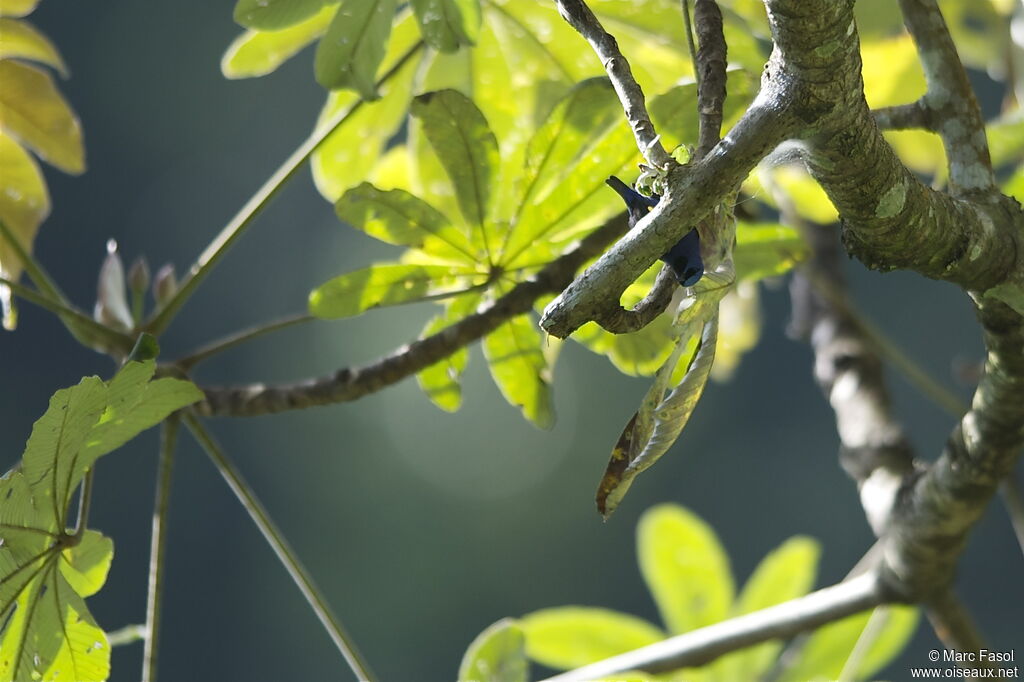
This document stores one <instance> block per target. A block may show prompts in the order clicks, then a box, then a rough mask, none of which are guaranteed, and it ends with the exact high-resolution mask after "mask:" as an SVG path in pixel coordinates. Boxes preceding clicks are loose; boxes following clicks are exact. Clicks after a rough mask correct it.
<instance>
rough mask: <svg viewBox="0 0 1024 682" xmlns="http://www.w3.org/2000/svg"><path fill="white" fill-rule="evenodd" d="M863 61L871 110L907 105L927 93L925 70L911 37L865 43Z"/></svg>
mask: <svg viewBox="0 0 1024 682" xmlns="http://www.w3.org/2000/svg"><path fill="white" fill-rule="evenodd" d="M861 59H862V62H863V67H862V74H863V77H864V96H865V97H866V98H867V100H868V106H870V107H871V108H873V109H877V108H878V107H887V106H893V105H896V104H906V103H908V102H913V101H915V100H917V99H918V98H919V97H921V95H923V94H924V92H925V87H926V86H925V81H924V70H923V69H922V68H921V60H920V59H919V58H918V56H917V49H916V48H915V47H914V41H913V40H912V39H911V37H910V36H909V35H908V34H906V33H904V34H903V35H900V36H897V37H895V38H888V39H884V40H877V41H871V42H867V43H864V44H863V45H862V46H861Z"/></svg>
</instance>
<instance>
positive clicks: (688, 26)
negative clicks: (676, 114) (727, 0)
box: [682, 0, 700, 92]
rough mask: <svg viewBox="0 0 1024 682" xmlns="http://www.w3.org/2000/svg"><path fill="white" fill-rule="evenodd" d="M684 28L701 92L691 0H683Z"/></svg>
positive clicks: (698, 89)
mask: <svg viewBox="0 0 1024 682" xmlns="http://www.w3.org/2000/svg"><path fill="white" fill-rule="evenodd" d="M682 5H683V6H682V10H683V30H684V32H685V33H686V45H687V47H689V49H690V63H691V64H693V80H694V82H695V83H696V84H697V92H700V69H699V68H697V43H696V41H694V39H693V24H692V23H691V21H690V0H682Z"/></svg>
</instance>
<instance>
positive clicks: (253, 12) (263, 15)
mask: <svg viewBox="0 0 1024 682" xmlns="http://www.w3.org/2000/svg"><path fill="white" fill-rule="evenodd" d="M323 4H324V3H323V0H238V2H237V3H236V4H235V21H236V22H238V23H239V24H241V25H242V26H245V27H246V28H252V29H257V30H261V31H277V30H280V29H282V28H288V27H289V26H293V25H295V24H297V23H299V22H300V21H303V20H304V19H308V18H309V17H311V16H313V15H314V14H316V13H317V12H318V11H319V10H320V7H321V6H322V5H323Z"/></svg>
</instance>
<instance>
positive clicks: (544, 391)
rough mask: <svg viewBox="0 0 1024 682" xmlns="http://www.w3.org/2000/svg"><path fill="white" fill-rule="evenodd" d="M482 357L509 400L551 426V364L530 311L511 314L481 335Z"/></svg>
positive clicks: (539, 424)
mask: <svg viewBox="0 0 1024 682" xmlns="http://www.w3.org/2000/svg"><path fill="white" fill-rule="evenodd" d="M483 348H484V357H485V358H487V364H488V366H489V367H490V369H491V376H492V377H493V378H494V383H496V384H497V385H498V388H499V389H501V393H502V395H504V396H505V400H507V401H508V402H509V403H510V404H512V405H516V406H518V407H519V408H520V409H521V410H522V411H523V416H525V417H526V418H527V419H529V420H530V421H531V422H533V424H534V425H535V426H537V427H538V428H541V429H549V428H551V427H552V426H554V423H555V412H554V404H553V400H552V395H551V366H550V365H549V363H548V358H547V357H546V355H545V353H544V337H543V336H542V335H541V333H540V330H539V329H538V328H537V325H536V324H534V322H533V320H532V319H531V318H530V316H529V315H519V316H517V317H513V318H512V319H511V320H509V321H508V322H506V323H504V324H503V325H501V326H500V327H498V328H497V329H495V330H494V331H493V332H491V333H490V334H488V335H487V336H485V337H484V340H483Z"/></svg>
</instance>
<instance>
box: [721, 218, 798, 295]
mask: <svg viewBox="0 0 1024 682" xmlns="http://www.w3.org/2000/svg"><path fill="white" fill-rule="evenodd" d="M807 253H808V249H807V244H806V243H805V242H804V240H803V238H802V237H801V236H800V233H799V232H797V231H796V230H794V229H793V228H791V227H786V226H785V225H780V224H779V223H746V222H739V223H737V225H736V248H735V249H734V251H733V262H734V263H735V266H736V279H737V281H744V280H747V281H757V280H759V279H764V278H765V277H772V276H774V275H781V274H783V273H785V272H788V271H789V270H790V269H791V268H792V267H793V266H794V265H796V264H797V263H799V262H800V261H802V260H803V259H804V258H806V257H807Z"/></svg>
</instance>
